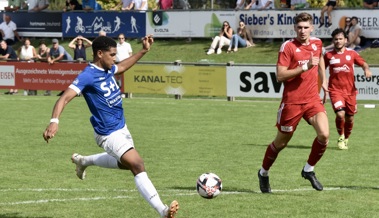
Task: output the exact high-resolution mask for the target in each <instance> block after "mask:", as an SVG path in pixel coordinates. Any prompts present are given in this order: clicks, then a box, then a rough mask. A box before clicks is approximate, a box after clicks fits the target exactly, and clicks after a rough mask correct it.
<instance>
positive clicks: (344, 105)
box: [329, 92, 357, 116]
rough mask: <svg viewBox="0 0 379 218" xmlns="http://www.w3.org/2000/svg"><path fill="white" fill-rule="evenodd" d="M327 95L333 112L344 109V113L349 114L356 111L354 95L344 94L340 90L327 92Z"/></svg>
mask: <svg viewBox="0 0 379 218" xmlns="http://www.w3.org/2000/svg"><path fill="white" fill-rule="evenodd" d="M329 97H330V102H331V103H332V107H333V110H334V112H337V111H340V110H344V111H345V113H346V114H347V115H350V116H353V115H354V114H356V113H357V98H356V95H344V94H343V93H340V92H329Z"/></svg>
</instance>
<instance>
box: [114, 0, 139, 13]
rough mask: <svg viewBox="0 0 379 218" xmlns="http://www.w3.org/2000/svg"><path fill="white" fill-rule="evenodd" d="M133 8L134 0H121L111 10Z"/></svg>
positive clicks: (128, 9)
mask: <svg viewBox="0 0 379 218" xmlns="http://www.w3.org/2000/svg"><path fill="white" fill-rule="evenodd" d="M133 8H134V2H133V0H121V1H120V2H119V3H118V4H117V5H116V6H115V7H113V8H112V9H111V10H118V9H121V11H130V10H133Z"/></svg>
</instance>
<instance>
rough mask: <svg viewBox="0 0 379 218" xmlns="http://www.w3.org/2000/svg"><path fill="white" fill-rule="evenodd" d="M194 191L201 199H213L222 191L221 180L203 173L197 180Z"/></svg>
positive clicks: (210, 174) (214, 175)
mask: <svg viewBox="0 0 379 218" xmlns="http://www.w3.org/2000/svg"><path fill="white" fill-rule="evenodd" d="M196 190H197V193H199V195H200V196H201V197H203V198H207V199H212V198H215V197H217V196H218V195H219V194H220V193H221V190H222V182H221V179H220V177H218V176H217V175H216V174H214V173H203V174H201V176H199V178H198V179H197V183H196Z"/></svg>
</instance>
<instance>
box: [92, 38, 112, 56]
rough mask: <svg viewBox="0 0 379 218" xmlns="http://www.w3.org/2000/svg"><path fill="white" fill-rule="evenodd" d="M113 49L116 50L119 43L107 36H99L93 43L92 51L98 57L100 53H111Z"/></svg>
mask: <svg viewBox="0 0 379 218" xmlns="http://www.w3.org/2000/svg"><path fill="white" fill-rule="evenodd" d="M112 47H114V48H116V47H117V43H116V42H115V41H114V40H113V39H112V38H109V37H107V36H99V37H97V38H96V39H95V40H93V42H92V51H93V54H94V55H96V53H97V52H98V51H109V50H110V49H111V48H112Z"/></svg>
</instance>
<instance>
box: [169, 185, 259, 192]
mask: <svg viewBox="0 0 379 218" xmlns="http://www.w3.org/2000/svg"><path fill="white" fill-rule="evenodd" d="M171 188H172V189H176V190H186V191H193V192H194V193H196V187H194V186H191V187H178V186H174V187H171ZM222 191H223V192H236V193H245V194H258V193H259V194H260V193H261V192H256V191H252V190H249V189H238V188H233V187H228V188H223V189H222Z"/></svg>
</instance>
